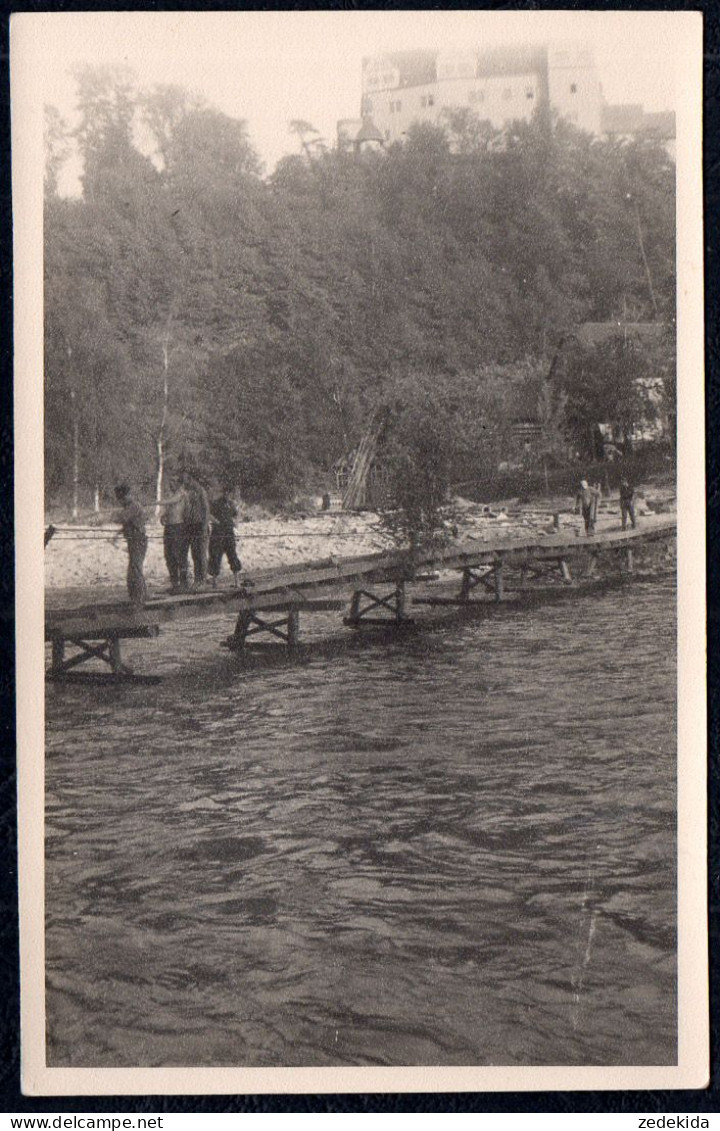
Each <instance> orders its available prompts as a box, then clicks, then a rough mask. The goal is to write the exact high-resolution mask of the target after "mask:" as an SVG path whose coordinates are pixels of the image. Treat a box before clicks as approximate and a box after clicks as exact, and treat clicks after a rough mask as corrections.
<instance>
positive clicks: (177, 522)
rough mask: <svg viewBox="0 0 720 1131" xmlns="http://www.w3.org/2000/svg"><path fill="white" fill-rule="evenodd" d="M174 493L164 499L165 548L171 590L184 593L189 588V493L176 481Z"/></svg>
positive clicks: (162, 520) (162, 503) (162, 519)
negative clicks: (186, 520) (187, 514)
mask: <svg viewBox="0 0 720 1131" xmlns="http://www.w3.org/2000/svg"><path fill="white" fill-rule="evenodd" d="M172 486H173V493H172V495H170V497H169V498H167V499H163V501H162V502H161V504H160V506H161V507H162V512H163V513H162V517H161V519H160V521H161V522H162V524H163V550H164V552H165V564H166V566H167V569H168V574H169V576H170V592H171V593H183V592H185V591H186V590H187V588H188V549H189V545H190V544H189V542H188V541H187V540H186V537H185V510H186V507H187V503H188V493H187V491H186V490H185V488H184V487H183V485H182V483H181V482H180V481H179V480H178V481H174V482H173V484H172Z"/></svg>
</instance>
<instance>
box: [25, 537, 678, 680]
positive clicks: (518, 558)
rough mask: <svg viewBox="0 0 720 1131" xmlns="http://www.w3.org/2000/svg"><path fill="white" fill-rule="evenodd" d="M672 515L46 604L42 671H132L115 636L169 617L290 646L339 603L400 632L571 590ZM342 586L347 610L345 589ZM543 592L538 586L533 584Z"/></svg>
mask: <svg viewBox="0 0 720 1131" xmlns="http://www.w3.org/2000/svg"><path fill="white" fill-rule="evenodd" d="M675 532H676V525H675V516H674V515H672V516H670V515H668V516H665V515H663V516H652V517H648V518H645V519H644V520H643V521H642V525H640V526H639V527H638V528H637V529H635V530H627V531H623V530H601V531H598V533H597V534H595V535H594V536H590V537H582V536H578V534H577V532H576V530H575V529H573V530H568V531H567V532H560V533H557V534H552V535H546V536H539V535H537V534H535V535H533V536H528V537H520V538H517V537H515V538H504V539H503V538H495V539H493V540H487V541H476V542H463V543H457V544H455V545H451V546H449V547H445V548H442V549H435V550H430V551H425V552H422V553H419V554H416V555H414V556H413V557H410V556H409V555H408V553H407V552H402V551H389V552H381V553H376V554H369V555H365V556H362V557H354V558H353V557H348V558H340V559H326V560H325V561H321V562H317V563H313V564H307V565H297V566H289V567H285V568H277V569H272V570H264V571H258V572H256V573H255V574H254V575H253V576H252V578H247V580H246V583H245V586H244V587H243V588H240V589H218V590H215V589H212V590H201V591H197V592H192V593H187V594H180V595H177V596H161V597H153V598H151V599H150V600H148V601H147V603H146V604H145V605H143V606H142V607H134V606H132V605H130V604H129V603H127V602H121V601H116V602H114V603H106V604H93V605H83V606H79V607H74V608H61V609H48V610H47V611H46V616H45V639H46V641H47V642H49V644H50V646H51V663H50V668H49V670H48V673H47V674H48V677H49V678H51V679H62V678H65V677H66V676H67V675H68V673H70V672H72V671H73V669H75V668H77V667H79V666H80V665H83V664H85V663H86V662H87V661H90V660H100V661H102V662H103V663H104V664H105V665H106V667H107V668H109V669H110V673H109V674H111V675H112V676H113V677H121V678H122V677H127V676H132V672H131V671H130V669H129V668H128V667H127V666H126V665H125V664H124V663H123V659H122V642H123V641H124V640H132V639H138V638H150V637H156V636H158V634H159V633H160V630H161V627H162V626H163V625H164V624H167V623H169V622H177V621H181V620H183V619H188V618H195V617H200V616H203V615H208V614H218V613H222V612H223V611H225V610H227V612H228V613H230V614H232V616H234V617H235V628H234V632H233V633H232V635H231V636H229V637H228V638H227V639H225V640H223V641H222V643H223V644H224V646H226V647H228V648H230V649H231V650H232V651H237V652H241V651H243V650H245V649H248V648H252V647H253V646H254V644H255V643H256V641H257V638H258V637H262V636H264V637H265V638H268V637H269V638H270V639H271V640H273V641H280V642H281V643H282V644H283V645H284V646H285V647H286V648H287V649H288V650H289V651H290V652H292V651H293V650H294V649H296V648H297V647H298V644H299V639H300V614H301V613H303V614H306V613H312V612H317V611H327V610H341V609H344V608H347V610H348V611H347V615H346V616H345V617H344V618H343V623H344V624H345V625H347V626H349V627H350V628H352V629H360V628H362V627H363V626H364V625H382V626H386V627H392V626H394V627H397V628H402V627H404V626H406V625H408V624H410V623H412V619H411V617H410V616H409V614H408V606H409V605H410V604H430V605H445V606H457V607H458V608H470V607H472V606H473V605H477V604H480V603H485V604H487V603H488V602H502V601H504V600H506V599H508V598H512V597H513V595H514V594H515V593H517V592H523V591H527V590H528V589H535V590H537V589H538V587H542V585H543V584H545V585H546V586H547V585H548V583H553V582H554V583H555V587H556V588H557V586H558V585H560V586H568V587H569V586H576V585H578V583H579V582H581V581H587V579H592V578H598V577H600V576H601V573H602V570H603V566H604V564H606V563H610V562H613V563H614V565H615V567H616V568H617V565H618V564H619V565H620V567H621V568H622V569H623V570H624V571H625V572H626V573H632V571H633V569H634V564H635V554H636V553H637V552H638V551H640V550H642V548H643V547H646V546H648V545H649V544H651V543H658V542H663V541H664V542H666V543H667V542H669V541H671V540H672V539H673V538H674V537H675ZM437 571H441V572H442V574H444V575H446V576H445V580H448V581H449V582H450V583H452V578H453V575H455V577H456V581H459V585H458V586H457V588H456V589H455V591H454V592H450V593H446V595H443V596H440V595H438V596H421V595H420V596H417V595H416V596H414V597H413V596H411V595H410V594H409V592H408V590H409V588H410V586H411V585H412V584H413V582H417V581H418V580H420V579H422V577H423V576H425V577H427V575H428V573H430V572H437ZM348 591H351V597H350V602H349V608H348V600H347V594H348ZM541 591H542V589H541Z"/></svg>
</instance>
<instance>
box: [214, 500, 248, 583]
mask: <svg viewBox="0 0 720 1131" xmlns="http://www.w3.org/2000/svg"><path fill="white" fill-rule="evenodd" d="M236 518H237V507H236V506H235V503H234V502H233V497H232V487H231V485H230V484H227V483H226V484H225V485H224V487H223V489H222V494H221V495H220V497H219V498H217V499H215V500H214V501H213V502H212V503H211V504H210V520H211V523H212V526H211V530H210V564H209V566H208V573H209V574H210V581H211V583H212V585H213V587H214V586H215V585H217V579H218V574H219V573H220V565H221V563H222V560H223V556H224V557H226V558H227V560H228V565H229V566H230V569H231V570H232V572H233V578H234V581H235V588H236V589H237V586H238V576H239V574H240V570H241V569H242V562H241V561H240V558H239V557H238V555H237V549H236V547H235V525H234V520H235V519H236Z"/></svg>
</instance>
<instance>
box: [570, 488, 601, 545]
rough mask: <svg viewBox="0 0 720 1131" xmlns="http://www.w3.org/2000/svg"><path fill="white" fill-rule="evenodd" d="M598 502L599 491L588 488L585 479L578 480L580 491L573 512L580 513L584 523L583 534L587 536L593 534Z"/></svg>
mask: <svg viewBox="0 0 720 1131" xmlns="http://www.w3.org/2000/svg"><path fill="white" fill-rule="evenodd" d="M599 501H600V491H599V490H598V488H597V487H590V486H589V485H588V481H587V479H581V480H580V490H579V492H578V495H577V499H576V500H575V511H576V513H577V512H578V511H581V512H582V516H583V521H584V523H585V533H586V534H587V535H588V536H589V535H591V534H594V533H595V519H596V518H597V506H598V502H599Z"/></svg>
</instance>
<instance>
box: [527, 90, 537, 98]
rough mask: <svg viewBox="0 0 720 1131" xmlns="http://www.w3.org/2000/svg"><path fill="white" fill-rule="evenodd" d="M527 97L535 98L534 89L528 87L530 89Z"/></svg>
mask: <svg viewBox="0 0 720 1131" xmlns="http://www.w3.org/2000/svg"><path fill="white" fill-rule="evenodd" d="M525 97H526V98H534V97H535V91H534V90H533V89H532V87H528V89H527V90H526V91H525Z"/></svg>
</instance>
